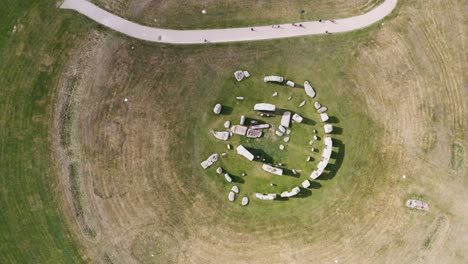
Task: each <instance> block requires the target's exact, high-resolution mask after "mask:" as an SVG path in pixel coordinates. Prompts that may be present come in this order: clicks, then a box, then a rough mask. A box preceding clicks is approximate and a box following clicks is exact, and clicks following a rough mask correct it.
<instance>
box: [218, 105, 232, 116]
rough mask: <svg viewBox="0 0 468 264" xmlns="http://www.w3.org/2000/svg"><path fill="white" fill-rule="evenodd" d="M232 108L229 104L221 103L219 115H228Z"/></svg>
mask: <svg viewBox="0 0 468 264" xmlns="http://www.w3.org/2000/svg"><path fill="white" fill-rule="evenodd" d="M233 110H234V108H232V107H231V106H227V105H223V108H221V113H220V115H230V114H232V111H233Z"/></svg>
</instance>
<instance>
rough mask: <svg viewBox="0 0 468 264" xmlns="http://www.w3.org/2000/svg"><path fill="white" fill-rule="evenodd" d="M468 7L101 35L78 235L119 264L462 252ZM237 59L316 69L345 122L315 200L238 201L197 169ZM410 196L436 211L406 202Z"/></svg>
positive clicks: (84, 142) (462, 256)
mask: <svg viewBox="0 0 468 264" xmlns="http://www.w3.org/2000/svg"><path fill="white" fill-rule="evenodd" d="M427 6H430V7H431V8H430V9H429V8H427ZM467 8H468V7H467V4H466V3H463V2H461V1H458V2H457V1H451V2H450V3H445V2H443V3H441V2H440V1H435V0H434V1H432V0H431V1H429V2H428V1H413V2H411V3H408V2H405V3H402V4H401V6H400V7H399V10H398V11H397V14H395V15H394V16H393V17H391V18H390V19H388V20H387V21H385V22H384V25H380V26H376V27H373V28H372V29H369V30H367V31H365V32H360V33H351V34H347V35H336V36H330V37H328V36H324V37H316V38H315V37H311V38H300V39H293V40H281V41H277V42H276V41H275V42H258V43H253V44H252V43H244V44H230V45H214V46H197V47H168V46H157V45H153V44H142V43H140V42H135V41H131V40H127V39H120V38H118V37H116V36H114V35H112V34H103V35H102V37H100V38H98V40H97V41H96V42H93V43H94V44H93V46H92V50H93V52H92V54H94V56H92V57H91V58H89V59H87V60H86V64H84V65H83V67H82V68H80V69H81V70H80V72H79V74H78V75H79V78H78V79H79V81H78V82H77V84H76V87H75V91H76V92H74V93H73V95H74V96H73V101H75V106H76V111H75V112H74V115H73V118H72V119H71V120H73V124H72V125H71V126H70V127H71V128H72V130H71V131H70V132H71V133H72V134H71V135H73V136H72V137H71V141H72V142H73V141H75V142H76V148H74V149H73V151H75V153H76V157H77V158H79V159H78V160H79V162H80V164H81V173H80V174H79V175H80V177H82V182H84V183H85V185H83V186H84V187H86V188H85V189H82V190H83V191H84V192H83V195H85V196H86V197H87V202H86V204H85V205H86V206H88V208H89V211H90V213H91V215H93V219H94V221H95V223H96V224H95V230H96V239H95V240H94V241H91V242H84V241H83V243H89V244H88V245H89V250H90V252H93V256H94V258H95V260H96V261H103V262H104V261H111V262H116V263H117V262H122V263H132V262H137V261H141V262H147V263H152V262H155V263H158V261H159V262H161V261H162V262H164V263H171V261H174V262H176V263H283V262H294V263H327V262H333V261H334V260H335V259H338V261H339V262H340V263H428V262H429V263H463V262H466V260H467V257H468V256H466V253H465V252H466V251H467V249H466V245H467V244H468V243H467V242H468V241H467V240H468V237H467V236H466V235H464V234H466V233H467V231H468V230H467V229H468V226H467V224H466V221H464V219H466V218H467V217H468V215H467V214H468V208H467V206H466V203H463V202H462V201H465V200H466V198H467V195H468V194H467V192H466V191H465V189H466V184H467V180H466V163H465V160H466V158H465V155H466V154H465V153H466V148H467V139H466V136H465V134H466V129H465V125H466V121H467V120H466V116H467V112H466V111H467V109H466V107H465V105H466V103H467V99H466V98H467V95H468V94H467V85H466V83H467V77H466V74H465V73H466V72H467V65H466V59H467V49H466V47H465V45H466V44H465V43H466V42H465V41H466V34H467V32H468V31H467V30H466V29H467V22H466V18H464V17H463V15H464V11H466V10H467ZM447 17H450V18H451V19H450V20H449V19H447ZM348 38H349V39H348ZM132 46H134V47H135V49H134V50H132V49H131V47H132ZM76 56H78V55H76ZM73 65H74V62H73V61H71V65H70V67H73ZM239 67H242V68H246V69H249V70H250V71H251V72H252V73H254V75H253V77H252V78H258V77H260V75H261V74H263V73H264V71H270V70H271V71H277V72H280V73H284V74H285V75H286V76H288V75H289V76H293V77H294V76H297V78H299V79H301V78H304V79H311V80H314V82H317V84H316V87H317V91H318V94H319V95H320V100H322V99H323V100H324V102H327V105H328V106H329V108H330V109H332V110H333V111H335V113H336V115H337V116H338V117H339V118H340V119H341V120H340V123H339V125H340V126H342V127H343V135H340V136H339V138H340V140H341V141H342V143H343V145H344V146H346V148H345V150H344V151H345V152H344V160H343V164H342V165H341V167H340V169H339V170H338V172H337V175H336V176H335V177H334V178H333V179H332V180H329V181H325V180H323V181H319V182H320V183H321V184H322V188H320V189H316V190H315V189H314V190H312V196H311V197H308V198H305V199H291V200H290V201H287V202H285V203H259V202H252V203H251V204H250V205H249V206H248V207H240V206H238V205H237V204H235V205H234V204H231V203H228V202H227V199H226V197H225V196H226V195H225V194H226V193H225V192H223V190H224V189H223V186H220V184H218V183H216V182H214V180H213V178H211V177H207V174H208V173H207V172H203V171H201V169H200V168H199V162H200V161H201V160H202V159H203V158H204V157H203V155H204V154H205V152H206V151H208V150H209V146H207V145H208V144H207V142H206V141H203V140H202V138H203V136H200V135H201V133H205V132H206V131H205V130H203V129H201V127H202V126H203V125H204V124H206V123H207V122H208V120H207V119H208V117H207V112H209V111H211V107H212V105H213V102H215V101H216V100H217V99H218V98H222V96H223V88H226V87H230V86H229V85H230V84H229V82H230V81H232V72H233V70H234V69H237V68H239ZM255 74H257V75H255ZM293 74H296V75H293ZM64 78H66V76H65V77H64ZM123 98H128V99H129V102H128V103H124V102H123ZM455 144H456V147H454V145H455ZM72 145H73V144H72ZM452 148H456V150H453V149H452ZM454 157H455V158H454ZM453 160H455V161H453ZM453 164H456V167H453ZM402 175H407V179H406V180H403V179H402V178H401V176H402ZM240 187H241V191H242V185H240ZM414 197H416V198H420V199H423V200H425V201H428V202H429V204H430V207H431V211H430V212H428V213H422V212H419V211H413V210H408V209H407V208H405V207H404V201H405V200H406V199H408V198H414ZM151 254H153V256H154V257H153V256H151Z"/></svg>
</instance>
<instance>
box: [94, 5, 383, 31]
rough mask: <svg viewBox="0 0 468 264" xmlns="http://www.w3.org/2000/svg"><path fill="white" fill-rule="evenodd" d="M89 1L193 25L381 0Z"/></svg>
mask: <svg viewBox="0 0 468 264" xmlns="http://www.w3.org/2000/svg"><path fill="white" fill-rule="evenodd" d="M92 2H93V3H95V4H97V5H99V6H101V7H103V8H104V9H106V10H108V11H110V12H112V13H115V14H118V15H120V16H123V17H125V18H128V19H130V20H132V21H136V22H139V23H142V24H145V25H150V26H155V27H162V28H174V29H193V28H223V27H235V26H257V25H269V24H280V23H292V22H300V21H309V20H319V19H337V18H342V17H347V16H351V15H357V14H362V13H365V12H367V11H369V10H371V9H372V8H374V7H376V6H377V5H379V4H380V3H382V2H383V0H334V1H320V0H312V1H310V0H309V1H299V0H294V1H274V0H257V1H228V0H223V1H214V0H205V1H190V0H177V1H167V0H163V1H155V0H145V1H133V0H93V1H92ZM203 9H205V10H206V14H202V10H203Z"/></svg>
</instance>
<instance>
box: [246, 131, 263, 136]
mask: <svg viewBox="0 0 468 264" xmlns="http://www.w3.org/2000/svg"><path fill="white" fill-rule="evenodd" d="M246 136H247V137H248V138H259V137H261V136H262V130H259V129H248V130H247V134H246Z"/></svg>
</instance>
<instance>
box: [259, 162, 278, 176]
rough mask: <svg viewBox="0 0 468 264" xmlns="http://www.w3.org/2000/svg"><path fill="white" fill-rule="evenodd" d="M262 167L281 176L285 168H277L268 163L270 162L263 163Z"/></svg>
mask: <svg viewBox="0 0 468 264" xmlns="http://www.w3.org/2000/svg"><path fill="white" fill-rule="evenodd" d="M262 169H263V170H264V171H266V172H269V173H272V174H276V175H279V176H281V175H283V169H280V168H276V167H273V166H271V165H268V164H263V165H262Z"/></svg>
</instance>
